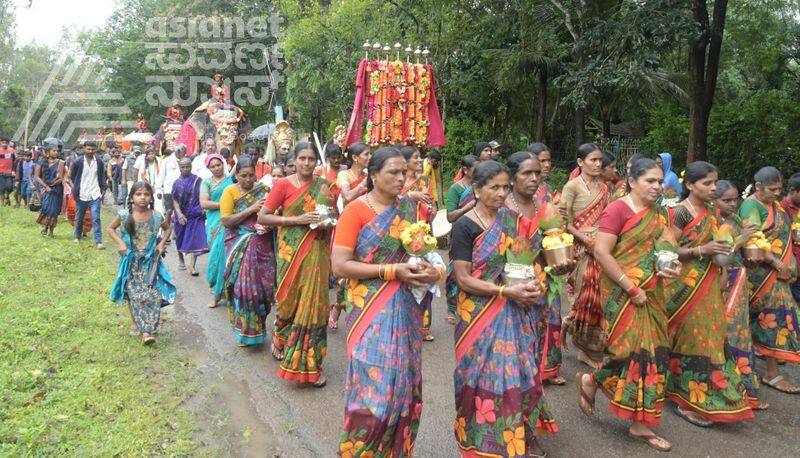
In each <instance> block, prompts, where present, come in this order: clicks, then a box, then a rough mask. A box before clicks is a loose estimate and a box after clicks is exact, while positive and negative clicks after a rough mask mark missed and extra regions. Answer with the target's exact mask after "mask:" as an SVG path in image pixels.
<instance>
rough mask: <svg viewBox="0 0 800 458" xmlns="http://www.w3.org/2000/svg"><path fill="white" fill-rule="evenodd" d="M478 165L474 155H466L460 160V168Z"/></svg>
mask: <svg viewBox="0 0 800 458" xmlns="http://www.w3.org/2000/svg"><path fill="white" fill-rule="evenodd" d="M477 163H478V158H477V157H476V156H475V155H474V154H467V155H466V156H464V157H462V158H461V167H466V168H470V167H475V164H477Z"/></svg>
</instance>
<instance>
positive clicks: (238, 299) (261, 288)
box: [222, 183, 275, 346]
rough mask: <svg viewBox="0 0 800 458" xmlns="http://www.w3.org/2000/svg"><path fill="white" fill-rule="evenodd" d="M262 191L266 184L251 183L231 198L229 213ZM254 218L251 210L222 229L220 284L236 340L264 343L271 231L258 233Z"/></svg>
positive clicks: (271, 284) (271, 279)
mask: <svg viewBox="0 0 800 458" xmlns="http://www.w3.org/2000/svg"><path fill="white" fill-rule="evenodd" d="M266 194H267V188H266V186H264V185H263V184H262V183H255V185H253V189H251V190H250V191H248V192H247V193H246V194H244V195H241V196H239V197H238V198H237V199H236V200H235V201H234V203H233V208H234V210H233V213H240V212H243V211H244V210H246V209H247V207H249V206H251V205H253V203H255V202H257V201H259V200H264V197H265V196H266ZM226 198H227V196H226ZM257 220H258V215H257V214H252V215H250V216H248V217H247V219H246V220H244V221H242V222H241V223H240V224H239V226H238V227H237V228H236V229H235V230H234V229H231V228H228V229H226V230H225V265H224V266H225V270H224V272H223V276H222V278H223V288H224V291H225V297H226V299H227V300H228V304H230V308H229V310H230V319H231V325H232V326H233V332H234V334H236V341H237V342H238V343H239V345H243V346H244V345H260V344H263V343H264V325H265V322H266V319H267V315H268V314H269V311H270V309H271V308H272V303H273V301H274V297H275V251H274V249H273V243H272V233H271V232H267V233H266V234H258V233H257V232H256V227H255V225H256V222H257Z"/></svg>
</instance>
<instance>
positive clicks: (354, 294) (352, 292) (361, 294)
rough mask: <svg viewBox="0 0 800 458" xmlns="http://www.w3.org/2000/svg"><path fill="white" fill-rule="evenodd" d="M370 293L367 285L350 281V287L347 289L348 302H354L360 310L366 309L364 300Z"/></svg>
mask: <svg viewBox="0 0 800 458" xmlns="http://www.w3.org/2000/svg"><path fill="white" fill-rule="evenodd" d="M368 293H369V289H368V288H367V285H365V284H363V283H359V282H357V281H355V280H350V286H349V287H348V288H347V300H348V302H352V303H353V304H355V306H356V307H358V308H363V307H364V300H365V299H366V297H367V294H368Z"/></svg>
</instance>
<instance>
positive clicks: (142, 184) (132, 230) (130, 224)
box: [125, 181, 156, 238]
mask: <svg viewBox="0 0 800 458" xmlns="http://www.w3.org/2000/svg"><path fill="white" fill-rule="evenodd" d="M141 188H145V189H146V190H147V192H149V193H150V210H153V209H154V208H155V205H156V200H155V199H154V198H153V196H154V195H155V194H153V187H152V186H151V185H150V183H148V182H146V181H137V182H136V183H134V184H133V186H131V190H130V191H128V202H127V207H128V217H127V218H126V219H125V231H126V232H127V233H128V235H130V236H131V238H133V237H136V221H134V219H133V196H134V194H136V191H138V190H139V189H141Z"/></svg>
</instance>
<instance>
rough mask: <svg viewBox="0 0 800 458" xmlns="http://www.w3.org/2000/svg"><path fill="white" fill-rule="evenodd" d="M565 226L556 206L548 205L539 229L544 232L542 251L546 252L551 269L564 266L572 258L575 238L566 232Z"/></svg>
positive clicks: (545, 256) (546, 258)
mask: <svg viewBox="0 0 800 458" xmlns="http://www.w3.org/2000/svg"><path fill="white" fill-rule="evenodd" d="M565 226H566V222H565V221H564V218H562V217H561V215H560V214H559V213H558V210H556V209H555V207H554V206H552V205H548V206H547V208H545V211H544V215H543V216H542V220H541V221H540V222H539V228H540V229H541V230H542V232H544V238H543V239H542V251H544V259H545V260H546V261H547V265H548V266H550V267H553V266H557V265H561V264H564V263H565V262H567V261H568V260H569V259H571V258H572V245H573V244H574V238H573V236H572V234H569V233H567V232H566V231H565Z"/></svg>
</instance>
